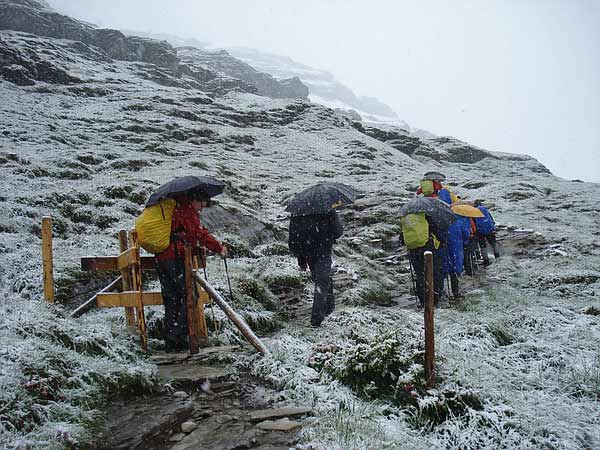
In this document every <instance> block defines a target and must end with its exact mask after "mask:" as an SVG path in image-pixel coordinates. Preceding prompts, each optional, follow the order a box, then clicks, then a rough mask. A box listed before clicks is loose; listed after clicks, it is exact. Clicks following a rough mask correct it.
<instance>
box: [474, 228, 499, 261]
mask: <svg viewBox="0 0 600 450" xmlns="http://www.w3.org/2000/svg"><path fill="white" fill-rule="evenodd" d="M475 239H476V240H477V243H478V244H479V248H480V249H481V256H482V257H483V264H484V265H486V266H487V265H489V263H490V257H489V255H488V252H487V245H486V241H487V242H488V243H489V244H490V247H492V250H493V252H494V257H495V258H500V249H499V248H498V242H497V241H496V233H488V234H481V233H477V234H476V235H475Z"/></svg>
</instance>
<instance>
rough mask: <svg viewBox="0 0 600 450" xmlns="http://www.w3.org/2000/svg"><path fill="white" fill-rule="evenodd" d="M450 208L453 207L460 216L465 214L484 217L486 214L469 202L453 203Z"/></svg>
mask: <svg viewBox="0 0 600 450" xmlns="http://www.w3.org/2000/svg"><path fill="white" fill-rule="evenodd" d="M450 208H452V211H454V212H455V213H456V214H458V215H459V216H464V217H484V214H483V213H482V212H481V211H480V210H479V209H477V208H475V207H474V206H472V205H467V204H461V205H457V204H452V206H451V207H450Z"/></svg>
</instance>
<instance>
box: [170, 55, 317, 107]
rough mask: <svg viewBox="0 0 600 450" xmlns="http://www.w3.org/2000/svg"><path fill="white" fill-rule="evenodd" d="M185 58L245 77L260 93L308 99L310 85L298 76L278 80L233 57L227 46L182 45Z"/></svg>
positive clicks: (187, 61)
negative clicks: (211, 47) (307, 85)
mask: <svg viewBox="0 0 600 450" xmlns="http://www.w3.org/2000/svg"><path fill="white" fill-rule="evenodd" d="M177 55H178V56H179V57H180V58H181V61H182V62H183V63H185V64H188V65H190V66H194V67H196V68H199V69H200V70H204V71H209V72H213V73H217V74H224V75H226V76H228V77H231V78H234V79H238V80H241V81H243V82H245V83H247V84H249V85H252V86H255V87H256V93H257V94H258V95H263V96H265V97H271V98H297V99H307V98H308V88H307V87H306V86H304V84H302V82H301V81H300V79H299V78H298V77H293V78H289V79H286V80H282V81H277V80H276V79H275V78H273V77H272V76H271V75H267V74H265V73H262V72H258V71H257V70H255V69H254V68H252V67H251V66H249V65H248V64H246V63H244V62H242V61H240V60H239V59H236V58H234V57H232V56H231V55H230V54H229V53H227V52H226V51H225V50H217V51H208V50H202V49H199V48H195V47H180V48H178V49H177Z"/></svg>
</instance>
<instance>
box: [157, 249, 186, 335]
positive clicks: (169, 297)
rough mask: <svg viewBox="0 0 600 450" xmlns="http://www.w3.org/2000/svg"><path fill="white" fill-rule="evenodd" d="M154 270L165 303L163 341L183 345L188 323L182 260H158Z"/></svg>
mask: <svg viewBox="0 0 600 450" xmlns="http://www.w3.org/2000/svg"><path fill="white" fill-rule="evenodd" d="M156 271H157V274H158V279H159V280H160V285H161V289H162V297H163V303H164V305H165V336H164V339H165V343H166V344H167V345H170V346H182V345H183V346H185V345H186V344H187V339H188V325H187V308H186V292H185V268H184V264H183V261H182V260H180V259H174V260H166V261H158V262H157V264H156Z"/></svg>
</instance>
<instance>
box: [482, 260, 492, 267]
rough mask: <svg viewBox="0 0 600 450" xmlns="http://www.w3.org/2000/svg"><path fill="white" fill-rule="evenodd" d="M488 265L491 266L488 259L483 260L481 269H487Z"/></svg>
mask: <svg viewBox="0 0 600 450" xmlns="http://www.w3.org/2000/svg"><path fill="white" fill-rule="evenodd" d="M490 264H491V263H490V260H489V259H484V260H483V267H487V266H489V265H490Z"/></svg>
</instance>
